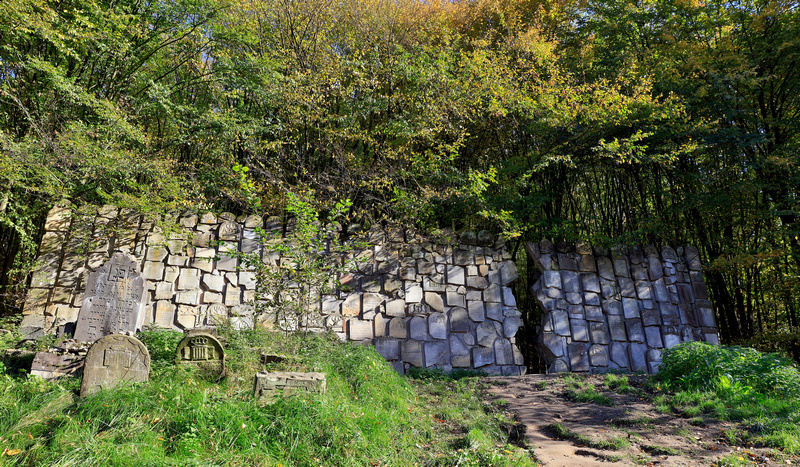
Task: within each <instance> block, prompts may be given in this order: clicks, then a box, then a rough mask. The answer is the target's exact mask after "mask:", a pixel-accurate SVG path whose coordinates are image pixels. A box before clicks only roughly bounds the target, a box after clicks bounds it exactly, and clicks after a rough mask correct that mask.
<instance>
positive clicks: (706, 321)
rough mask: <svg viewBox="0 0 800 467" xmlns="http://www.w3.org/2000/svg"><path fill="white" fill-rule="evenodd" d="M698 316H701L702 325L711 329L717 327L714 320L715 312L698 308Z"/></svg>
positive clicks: (706, 308) (705, 308)
mask: <svg viewBox="0 0 800 467" xmlns="http://www.w3.org/2000/svg"><path fill="white" fill-rule="evenodd" d="M697 314H698V315H699V316H700V325H701V326H704V327H709V328H715V327H716V321H715V320H714V310H712V309H711V308H708V307H702V308H701V307H699V306H698V308H697Z"/></svg>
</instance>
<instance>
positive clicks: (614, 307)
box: [603, 300, 622, 315]
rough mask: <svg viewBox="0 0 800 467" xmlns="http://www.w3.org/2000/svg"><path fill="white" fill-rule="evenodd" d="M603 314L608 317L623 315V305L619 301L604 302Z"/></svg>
mask: <svg viewBox="0 0 800 467" xmlns="http://www.w3.org/2000/svg"><path fill="white" fill-rule="evenodd" d="M603 312H605V314H607V315H622V303H621V302H620V301H618V300H603Z"/></svg>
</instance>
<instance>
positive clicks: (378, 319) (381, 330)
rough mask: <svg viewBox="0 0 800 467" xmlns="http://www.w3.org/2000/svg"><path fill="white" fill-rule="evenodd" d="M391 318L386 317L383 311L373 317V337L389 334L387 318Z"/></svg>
mask: <svg viewBox="0 0 800 467" xmlns="http://www.w3.org/2000/svg"><path fill="white" fill-rule="evenodd" d="M390 319H391V318H389V317H387V316H386V315H385V314H383V313H378V314H376V315H375V318H373V320H372V321H373V323H374V327H375V337H386V336H388V335H389V320H390Z"/></svg>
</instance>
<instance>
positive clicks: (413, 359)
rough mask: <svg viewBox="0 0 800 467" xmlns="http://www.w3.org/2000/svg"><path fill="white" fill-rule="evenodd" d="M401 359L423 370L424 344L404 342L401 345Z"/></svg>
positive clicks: (410, 341)
mask: <svg viewBox="0 0 800 467" xmlns="http://www.w3.org/2000/svg"><path fill="white" fill-rule="evenodd" d="M395 319H397V318H395ZM400 359H401V360H403V361H404V362H406V363H408V364H410V365H412V366H415V367H419V368H421V367H422V366H423V352H422V342H419V341H415V340H407V341H403V343H402V344H400Z"/></svg>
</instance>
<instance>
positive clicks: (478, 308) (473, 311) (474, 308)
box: [467, 300, 486, 323]
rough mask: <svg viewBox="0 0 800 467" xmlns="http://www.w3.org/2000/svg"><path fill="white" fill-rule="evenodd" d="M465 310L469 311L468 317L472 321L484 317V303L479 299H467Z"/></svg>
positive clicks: (483, 318)
mask: <svg viewBox="0 0 800 467" xmlns="http://www.w3.org/2000/svg"><path fill="white" fill-rule="evenodd" d="M467 311H468V313H469V317H470V319H472V321H475V322H476V323H478V322H481V321H483V320H485V319H486V311H485V308H484V304H483V302H481V301H478V300H468V301H467Z"/></svg>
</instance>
